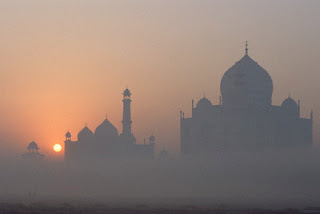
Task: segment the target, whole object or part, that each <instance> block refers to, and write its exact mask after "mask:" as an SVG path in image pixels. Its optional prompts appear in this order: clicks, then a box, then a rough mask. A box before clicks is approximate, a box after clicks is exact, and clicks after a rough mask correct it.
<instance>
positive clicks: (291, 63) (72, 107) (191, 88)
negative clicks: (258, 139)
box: [0, 0, 320, 158]
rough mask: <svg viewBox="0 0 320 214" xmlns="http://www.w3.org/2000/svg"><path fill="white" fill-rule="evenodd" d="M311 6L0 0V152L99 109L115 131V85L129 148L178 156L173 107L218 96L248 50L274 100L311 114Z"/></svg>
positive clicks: (316, 57)
mask: <svg viewBox="0 0 320 214" xmlns="http://www.w3.org/2000/svg"><path fill="white" fill-rule="evenodd" d="M319 20H320V1H316V0H315V1H303V0H301V1H296V0H282V1H280V0H274V1H270V0H266V1H256V0H250V1H249V0H245V1H238V0H234V1H218V0H217V1H214V0H206V1H205V0H192V1H191V0H180V1H178V0H176V1H175V0H136V1H132V0H126V1H125V0H114V1H107V0H105V1H103V0H100V1H99V0H87V1H83V0H28V1H24V0H21V1H17V0H7V1H1V2H0V26H1V28H0V100H1V101H0V114H1V115H0V118H1V119H0V130H1V131H0V133H1V135H0V136H1V139H0V140H1V141H0V144H1V146H2V151H1V152H2V153H7V154H10V155H16V156H17V155H20V154H21V153H23V152H24V151H25V148H26V146H27V144H28V143H29V142H30V141H32V140H35V141H36V142H38V144H39V147H40V148H41V150H40V151H42V152H43V153H44V154H46V155H47V156H49V157H50V158H59V157H60V158H61V157H62V154H60V155H56V154H53V152H52V148H51V147H52V145H53V144H55V143H63V141H64V134H65V132H66V131H67V130H70V132H71V133H72V134H73V139H74V140H75V139H76V135H77V133H78V132H79V131H80V130H81V129H82V128H83V127H84V125H85V123H86V122H87V123H88V126H89V128H90V129H91V130H93V131H94V129H95V128H96V126H97V125H99V124H100V123H101V122H102V121H103V120H104V118H105V115H106V114H107V115H108V118H109V120H110V121H111V122H112V123H113V124H114V125H115V126H116V127H117V128H118V130H119V132H120V131H121V119H122V118H121V117H122V102H121V99H122V95H121V93H122V91H123V90H124V89H125V87H126V85H128V87H129V89H130V90H131V92H132V94H133V96H132V99H133V102H132V117H133V118H132V119H133V131H134V134H135V136H136V138H137V141H138V142H139V143H142V142H143V138H144V137H147V136H149V135H150V134H151V133H153V134H154V135H155V136H156V143H157V144H156V148H157V151H159V150H161V149H162V148H166V149H168V150H169V151H171V152H172V153H178V151H179V111H180V110H184V111H185V114H186V116H187V117H188V116H190V114H191V99H192V98H194V99H195V101H197V100H199V99H200V98H201V97H202V96H203V93H204V92H205V94H206V97H208V98H209V99H210V100H211V101H212V102H213V103H215V104H216V103H218V99H219V95H220V88H219V87H220V79H221V77H222V75H223V73H224V72H225V71H226V70H227V69H228V68H229V67H231V66H232V65H233V64H234V63H235V62H236V61H238V60H239V59H240V58H241V57H242V56H243V55H244V44H245V41H246V40H248V42H249V55H250V56H251V57H252V58H253V59H254V60H256V61H257V62H258V63H259V64H260V65H262V66H263V67H264V68H265V69H266V70H267V71H268V72H269V73H270V75H271V77H272V79H273V83H274V94H273V104H275V105H280V104H281V102H282V100H283V99H285V98H286V97H287V96H288V94H289V92H290V93H291V97H293V98H295V99H298V98H300V99H301V104H302V116H304V117H309V116H310V111H311V109H314V116H315V123H316V124H315V141H316V143H317V142H318V139H319V137H318V135H319V131H318V129H319V110H320V99H319V97H320V96H319V92H320V84H319V79H320V41H319V39H320V22H319Z"/></svg>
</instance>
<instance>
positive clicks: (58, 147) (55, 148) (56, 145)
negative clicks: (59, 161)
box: [53, 144, 62, 152]
mask: <svg viewBox="0 0 320 214" xmlns="http://www.w3.org/2000/svg"><path fill="white" fill-rule="evenodd" d="M61 149H62V147H61V145H60V144H55V145H54V146H53V150H54V151H55V152H60V151H61Z"/></svg>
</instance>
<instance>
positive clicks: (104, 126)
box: [95, 118, 118, 139]
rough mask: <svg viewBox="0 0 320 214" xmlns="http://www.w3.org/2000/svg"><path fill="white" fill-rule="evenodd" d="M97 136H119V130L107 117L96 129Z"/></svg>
mask: <svg viewBox="0 0 320 214" xmlns="http://www.w3.org/2000/svg"><path fill="white" fill-rule="evenodd" d="M95 135H96V137H98V138H100V139H105V138H110V137H112V138H114V137H117V136H118V130H117V128H116V127H114V125H112V123H111V122H110V121H109V120H108V119H107V118H106V119H105V120H104V121H103V122H102V123H101V124H100V125H99V126H98V127H97V128H96V130H95Z"/></svg>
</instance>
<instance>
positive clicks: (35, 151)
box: [22, 141, 44, 160]
mask: <svg viewBox="0 0 320 214" xmlns="http://www.w3.org/2000/svg"><path fill="white" fill-rule="evenodd" d="M22 157H23V159H25V160H43V159H44V155H43V154H40V153H39V147H38V144H37V143H36V142H34V141H32V142H31V143H29V145H28V147H27V153H24V154H22Z"/></svg>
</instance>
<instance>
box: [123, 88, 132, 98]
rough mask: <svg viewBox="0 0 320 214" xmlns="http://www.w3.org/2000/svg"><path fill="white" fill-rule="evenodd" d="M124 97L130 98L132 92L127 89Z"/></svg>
mask: <svg viewBox="0 0 320 214" xmlns="http://www.w3.org/2000/svg"><path fill="white" fill-rule="evenodd" d="M123 95H124V96H126V97H129V96H130V95H131V92H130V90H129V89H127V88H126V90H124V92H123Z"/></svg>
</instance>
